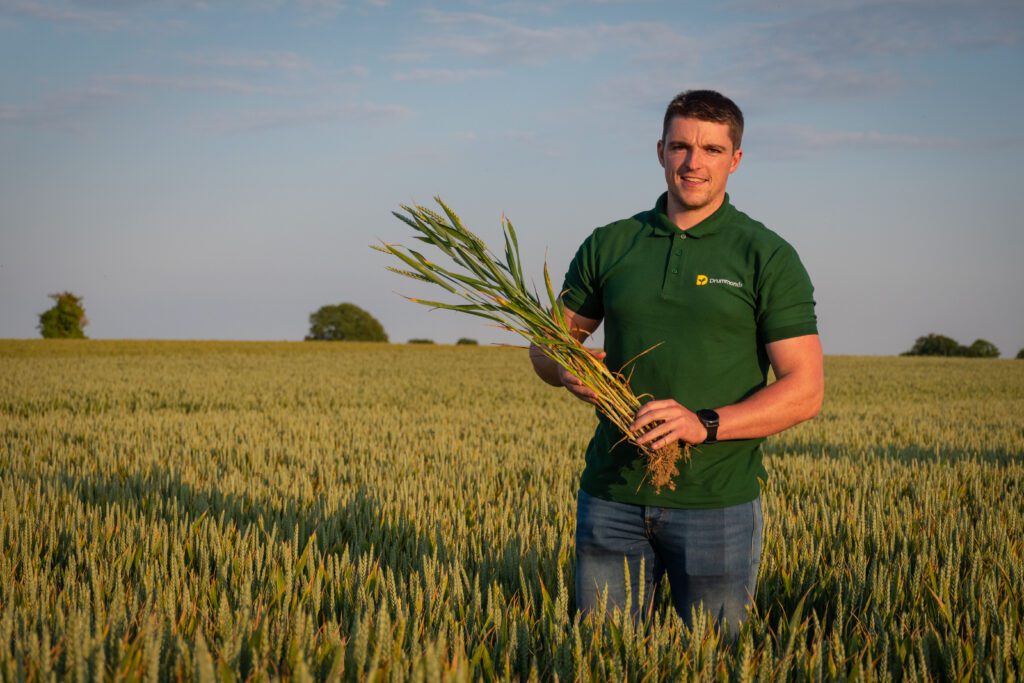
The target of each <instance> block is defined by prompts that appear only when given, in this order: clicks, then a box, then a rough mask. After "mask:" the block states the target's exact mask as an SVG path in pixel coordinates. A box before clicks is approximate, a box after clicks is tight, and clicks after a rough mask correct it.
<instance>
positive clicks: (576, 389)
mask: <svg viewBox="0 0 1024 683" xmlns="http://www.w3.org/2000/svg"><path fill="white" fill-rule="evenodd" d="M566 389H568V390H569V392H570V393H572V394H573V395H574V396H579V397H581V398H595V397H596V396H597V394H595V393H594V391H593V390H592V389H588V388H587V387H585V386H583V385H582V384H574V385H572V386H568V387H566Z"/></svg>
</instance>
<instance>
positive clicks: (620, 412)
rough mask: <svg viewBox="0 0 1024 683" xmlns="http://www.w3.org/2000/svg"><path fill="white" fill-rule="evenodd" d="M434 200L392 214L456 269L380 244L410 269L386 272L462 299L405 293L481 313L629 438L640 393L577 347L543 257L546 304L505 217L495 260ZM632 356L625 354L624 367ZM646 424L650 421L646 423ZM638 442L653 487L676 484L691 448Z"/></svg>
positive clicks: (433, 303) (434, 305) (435, 304)
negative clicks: (574, 384) (586, 396)
mask: <svg viewBox="0 0 1024 683" xmlns="http://www.w3.org/2000/svg"><path fill="white" fill-rule="evenodd" d="M434 200H435V201H436V202H437V204H438V205H439V206H440V207H441V209H442V211H443V214H442V213H438V212H437V211H434V210H432V209H430V208H428V207H425V206H421V205H418V204H417V205H414V206H408V205H404V204H403V205H402V207H401V208H402V210H403V211H404V213H399V212H397V211H396V212H393V213H394V215H395V217H396V218H398V219H399V220H401V221H402V222H404V223H406V224H407V225H409V226H410V227H411V228H412V229H413V230H415V231H416V232H417V233H418V234H417V235H416V236H415V239H417V240H419V241H421V242H425V243H426V244H429V245H432V246H434V247H436V248H437V249H439V250H440V251H441V252H443V253H444V254H445V255H446V256H447V257H448V258H449V259H451V261H452V262H453V263H454V264H455V266H456V267H457V269H455V270H453V269H449V268H445V267H443V266H441V265H439V264H437V263H435V262H433V261H431V260H430V259H428V258H427V257H425V256H424V255H423V254H421V253H419V252H418V251H415V250H413V249H408V248H406V247H403V246H402V245H398V244H390V243H386V242H383V243H381V245H380V246H374V248H375V249H377V250H378V251H381V252H384V253H386V254H391V255H392V256H394V257H396V258H398V259H400V260H401V261H402V262H403V263H404V264H405V265H406V266H408V268H409V269H411V270H409V269H407V268H395V267H391V266H388V270H390V271H392V272H394V273H398V274H399V275H404V276H406V277H409V278H412V279H414V280H418V281H421V282H429V283H433V284H435V285H437V286H439V287H441V288H443V289H444V290H445V291H447V292H449V293H450V294H454V295H456V296H458V297H459V298H461V299H462V300H463V301H465V302H466V303H461V304H454V303H446V302H442V301H429V300H424V299H417V298H413V297H406V298H407V299H409V300H410V301H412V302H415V303H418V304H422V305H425V306H430V307H432V308H442V309H447V310H450V311H458V312H460V313H468V314H470V315H475V316H478V317H480V318H484V319H486V320H489V321H491V322H493V323H494V324H496V325H497V326H498V327H500V328H502V329H505V330H508V331H510V332H514V333H516V334H518V335H520V336H521V337H523V338H525V339H526V340H527V341H529V342H530V343H532V344H534V345H535V346H537V347H539V348H540V349H541V350H542V351H543V352H544V354H545V355H546V356H547V357H548V358H550V359H551V360H553V361H554V362H555V363H557V364H558V365H560V366H561V367H563V368H565V369H566V370H567V371H569V372H571V373H572V374H573V375H575V376H576V377H578V378H579V379H580V381H581V382H582V383H583V385H584V386H586V387H587V388H588V389H590V390H591V391H593V392H594V396H595V399H594V400H595V403H596V405H597V408H598V410H599V411H601V413H602V414H603V415H605V416H606V417H607V418H608V419H609V420H610V421H611V422H612V424H614V425H615V426H616V427H617V428H618V429H619V430H620V432H621V433H622V434H623V435H624V437H623V438H624V439H629V440H630V441H633V442H634V443H635V440H636V439H637V438H638V437H639V436H640V435H641V434H642V433H643V432H644V431H647V430H646V429H645V430H642V431H639V432H637V431H634V430H632V429H630V425H631V424H632V423H633V419H634V417H635V416H636V413H637V411H638V410H639V409H640V407H641V405H642V403H641V398H643V396H637V395H636V394H635V393H633V390H632V389H631V388H630V386H629V379H628V377H626V376H624V375H623V374H622V373H621V372H612V371H611V370H609V369H608V367H607V366H606V365H605V364H604V363H603V362H602V361H601V360H600V359H598V358H595V357H594V355H593V354H591V353H590V352H589V351H588V350H587V349H586V348H585V347H584V346H583V344H582V342H581V341H580V340H579V336H581V335H579V330H576V329H572V328H571V327H570V325H569V321H568V319H567V317H566V315H565V310H564V308H563V306H562V303H561V300H560V294H556V293H555V290H554V288H553V287H552V285H551V276H550V273H549V272H548V266H547V263H546V262H545V264H544V286H545V290H546V294H547V303H546V304H542V303H541V301H540V297H539V296H538V295H537V293H536V289H535V288H534V291H531V288H530V287H528V286H527V283H526V278H525V277H524V275H523V267H522V259H521V258H520V255H519V240H518V239H517V237H516V231H515V228H513V227H512V223H511V221H509V220H508V218H506V217H504V216H503V217H502V232H503V234H504V237H505V260H504V261H501V260H500V259H499V258H497V257H496V256H495V255H494V253H493V252H492V251H491V250H490V249H489V248H488V247H487V245H486V244H485V243H484V242H483V240H481V239H480V238H479V237H478V236H477V235H475V234H474V233H473V232H472V231H470V230H469V229H468V228H467V227H466V226H465V225H464V224H463V222H462V220H461V219H460V218H459V216H458V215H457V214H456V213H455V212H454V211H452V209H451V208H450V207H449V206H448V205H447V204H445V203H444V202H443V201H442V200H441V198H440V197H435V198H434ZM648 350H649V349H648ZM644 353H646V351H645V352H644ZM640 355H643V354H640ZM637 358H639V356H637ZM637 358H633V359H631V360H630V361H628V362H627V363H626V364H625V365H624V366H623V367H624V368H625V367H626V366H628V365H629V364H631V363H633V362H634V361H636V360H637ZM650 428H653V425H652V426H651V427H648V428H647V429H650ZM638 447H639V448H640V450H641V452H643V454H644V455H645V456H646V458H647V475H648V478H649V481H650V483H651V485H652V486H654V487H655V488H656V489H659V490H660V488H661V487H662V486H668V487H669V488H670V489H674V488H675V484H674V483H673V481H672V479H673V477H675V476H676V475H678V474H679V469H678V467H677V462H678V460H679V459H680V458H681V457H682V458H686V457H688V456H689V449H688V448H684V449H680V448H679V445H678V444H676V443H673V444H670V445H669V446H666V447H663V448H660V449H657V450H655V449H653V448H651V447H650V446H648V445H639V446H638Z"/></svg>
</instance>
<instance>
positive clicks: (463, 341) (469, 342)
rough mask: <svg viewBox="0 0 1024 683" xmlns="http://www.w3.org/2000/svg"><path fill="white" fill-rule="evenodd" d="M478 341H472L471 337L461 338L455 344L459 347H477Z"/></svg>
mask: <svg viewBox="0 0 1024 683" xmlns="http://www.w3.org/2000/svg"><path fill="white" fill-rule="evenodd" d="M477 343H478V342H477V340H476V339H470V338H469V337H459V340H458V341H457V342H455V344H456V345H457V346H476V345H477Z"/></svg>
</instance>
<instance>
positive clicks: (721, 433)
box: [708, 375, 824, 441]
mask: <svg viewBox="0 0 1024 683" xmlns="http://www.w3.org/2000/svg"><path fill="white" fill-rule="evenodd" d="M823 393H824V386H823V383H819V382H817V381H815V379H814V378H812V377H800V376H798V375H789V376H786V377H782V378H780V379H779V380H778V381H776V382H774V383H773V384H769V385H768V386H766V387H765V388H764V389H761V390H760V391H758V392H757V393H755V394H753V395H751V396H749V397H748V398H746V399H744V400H743V401H740V402H739V403H734V404H732V405H728V406H720V407H715V406H708V407H710V408H713V409H714V410H715V412H717V413H718V439H719V440H720V441H725V440H729V439H756V438H760V437H764V436H770V435H771V434H777V433H779V432H781V431H783V430H785V429H789V428H790V427H792V426H793V425H796V424H798V423H800V422H803V421H804V420H809V419H810V418H812V417H814V416H815V415H817V414H818V411H819V410H820V409H821V401H822V395H823Z"/></svg>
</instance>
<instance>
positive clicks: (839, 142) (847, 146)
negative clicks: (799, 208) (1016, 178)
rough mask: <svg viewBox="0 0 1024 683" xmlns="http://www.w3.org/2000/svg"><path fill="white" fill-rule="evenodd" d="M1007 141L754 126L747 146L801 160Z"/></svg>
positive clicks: (990, 145) (778, 157) (991, 145)
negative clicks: (840, 153) (824, 155)
mask: <svg viewBox="0 0 1024 683" xmlns="http://www.w3.org/2000/svg"><path fill="white" fill-rule="evenodd" d="M1005 145H1006V140H996V139H994V138H993V139H986V140H976V139H975V140H967V139H964V138H957V137H951V136H937V135H910V134H905V133H885V132H881V131H874V130H836V129H823V128H816V127H813V126H756V125H755V126H751V127H750V128H749V129H748V131H747V134H746V135H745V140H744V147H745V148H747V149H748V150H756V154H757V155H758V156H764V157H767V158H771V159H776V160H792V159H800V158H805V157H808V156H813V155H816V154H822V153H826V152H830V151H834V150H845V151H856V150H918V151H920V150H944V149H965V148H967V147H968V146H971V147H986V148H995V147H996V146H1005Z"/></svg>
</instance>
